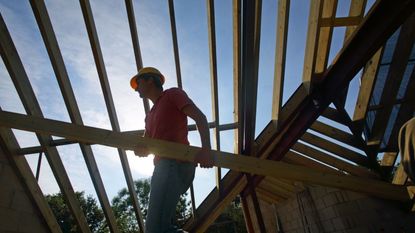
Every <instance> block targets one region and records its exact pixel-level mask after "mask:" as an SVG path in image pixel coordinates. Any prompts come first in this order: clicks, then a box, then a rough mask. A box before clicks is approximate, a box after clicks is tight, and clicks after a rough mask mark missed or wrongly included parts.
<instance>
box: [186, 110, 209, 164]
mask: <svg viewBox="0 0 415 233" xmlns="http://www.w3.org/2000/svg"><path fill="white" fill-rule="evenodd" d="M182 112H183V113H184V114H185V115H186V116H188V117H190V118H192V119H193V120H194V121H195V122H196V126H197V130H198V131H199V134H200V141H201V143H202V150H201V151H200V152H199V153H198V154H197V155H196V158H195V162H198V163H200V166H201V167H204V168H209V167H212V166H213V158H212V156H211V155H210V153H209V151H210V149H211V145H210V133H209V125H208V122H207V119H206V116H205V114H203V112H202V111H200V109H199V108H198V107H197V106H196V105H194V104H189V105H186V106H185V107H183V109H182Z"/></svg>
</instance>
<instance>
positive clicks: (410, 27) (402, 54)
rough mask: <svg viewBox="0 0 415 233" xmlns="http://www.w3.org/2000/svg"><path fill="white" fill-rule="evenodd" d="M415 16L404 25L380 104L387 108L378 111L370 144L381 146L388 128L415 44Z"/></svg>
mask: <svg viewBox="0 0 415 233" xmlns="http://www.w3.org/2000/svg"><path fill="white" fill-rule="evenodd" d="M414 25H415V14H413V15H412V16H411V17H409V18H408V20H407V21H406V22H405V23H404V24H403V25H402V27H401V30H400V33H399V37H398V40H397V42H396V47H395V49H394V53H393V57H392V62H391V64H390V67H389V72H388V75H387V78H386V81H385V85H384V87H385V88H384V89H383V93H382V96H381V98H380V103H381V104H383V105H384V106H385V107H384V108H382V109H380V110H379V111H377V113H376V117H375V119H374V123H373V126H372V128H371V133H370V135H369V140H368V143H369V144H378V145H380V144H381V142H382V141H383V137H384V134H385V131H386V128H387V127H388V121H389V118H390V114H391V112H392V109H393V107H394V102H395V100H396V96H397V93H398V91H399V88H400V86H401V81H402V79H403V75H404V73H405V70H406V67H407V64H408V59H409V56H410V55H411V51H412V47H413V45H414V42H415V27H414Z"/></svg>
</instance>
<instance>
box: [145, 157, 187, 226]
mask: <svg viewBox="0 0 415 233" xmlns="http://www.w3.org/2000/svg"><path fill="white" fill-rule="evenodd" d="M194 175H195V165H194V164H192V163H184V162H178V161H175V160H169V159H161V160H160V161H158V162H157V164H156V165H155V168H154V171H153V176H152V177H151V187H150V202H149V205H148V212H147V219H146V230H145V233H168V232H178V231H177V229H176V228H175V226H174V225H173V221H172V220H173V218H174V216H175V212H176V205H177V202H178V201H179V198H180V195H182V194H183V193H185V192H186V191H187V189H188V188H189V187H190V185H191V184H192V181H193V178H194Z"/></svg>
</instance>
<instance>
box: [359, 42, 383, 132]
mask: <svg viewBox="0 0 415 233" xmlns="http://www.w3.org/2000/svg"><path fill="white" fill-rule="evenodd" d="M382 55H383V47H382V48H380V49H379V50H378V51H377V52H376V53H375V55H374V56H373V57H372V58H371V59H370V60H369V62H368V63H367V64H366V66H365V68H364V70H363V74H362V77H361V79H360V88H359V94H358V96H357V100H356V105H355V109H354V113H353V125H354V126H355V127H356V128H357V129H358V130H359V131H360V132H362V130H363V125H364V121H365V120H366V115H367V112H368V107H369V101H370V97H371V96H372V93H373V90H374V88H375V83H376V79H377V73H378V70H379V68H380V65H379V64H380V62H381V58H382Z"/></svg>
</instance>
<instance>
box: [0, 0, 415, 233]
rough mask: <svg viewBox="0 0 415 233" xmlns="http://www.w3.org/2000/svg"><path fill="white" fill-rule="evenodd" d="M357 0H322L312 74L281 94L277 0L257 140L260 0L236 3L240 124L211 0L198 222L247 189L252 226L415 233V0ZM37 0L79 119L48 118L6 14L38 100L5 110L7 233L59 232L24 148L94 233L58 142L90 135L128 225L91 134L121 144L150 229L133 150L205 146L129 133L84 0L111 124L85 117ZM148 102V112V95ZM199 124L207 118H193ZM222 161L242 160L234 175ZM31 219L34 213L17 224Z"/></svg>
mask: <svg viewBox="0 0 415 233" xmlns="http://www.w3.org/2000/svg"><path fill="white" fill-rule="evenodd" d="M350 2H351V3H350V10H349V15H348V16H347V17H336V9H337V5H338V1H337V0H311V1H310V9H309V12H310V13H309V21H308V32H307V39H306V51H305V58H304V68H303V77H302V80H303V82H302V84H301V85H300V86H298V88H297V89H296V91H295V92H294V93H293V95H292V96H291V97H290V98H289V100H288V101H287V102H286V103H285V104H284V105H282V103H283V101H282V99H283V98H282V97H283V87H284V74H285V60H286V53H287V34H288V25H289V23H288V22H289V20H290V15H289V12H290V11H289V9H290V0H278V9H277V12H276V14H277V34H276V41H275V44H276V46H275V48H276V49H275V67H274V70H275V73H274V86H273V97H272V106H270V108H272V120H271V121H270V122H269V123H268V124H267V126H266V127H265V128H264V129H262V131H261V133H260V134H259V136H257V137H255V130H256V126H255V122H256V112H257V111H256V109H257V91H258V67H259V48H260V38H261V10H262V1H261V0H255V1H254V0H233V7H232V11H233V12H232V14H233V15H232V19H233V85H234V87H233V88H234V93H233V96H234V100H233V102H234V122H233V123H231V124H220V114H219V96H218V74H217V73H218V72H217V53H216V50H217V49H216V37H217V35H216V29H215V6H214V1H213V0H206V3H207V7H206V9H207V16H208V19H207V20H208V21H207V22H208V36H209V52H210V53H209V56H210V69H211V70H210V71H211V72H210V77H211V90H212V93H211V96H212V114H213V121H212V122H210V123H209V127H210V128H212V129H213V132H214V134H213V135H214V137H213V138H212V140H213V149H214V150H213V151H212V154H213V155H214V156H215V166H216V184H217V185H216V187H215V188H214V189H213V190H212V191H211V192H210V194H209V195H208V196H207V197H206V199H205V200H203V202H202V203H201V204H200V205H199V206H197V207H196V206H195V204H194V197H193V196H194V195H193V192H194V189H193V187H192V188H191V192H192V195H191V197H192V209H193V217H192V218H190V219H189V220H188V222H187V223H186V224H185V229H186V230H187V231H189V232H204V231H206V230H207V229H208V227H209V226H210V225H211V224H212V223H213V222H214V221H215V219H216V218H217V217H218V216H219V215H220V214H221V213H222V211H223V210H224V209H225V207H226V206H227V205H229V203H230V202H231V201H232V200H234V199H235V197H236V196H238V195H239V196H240V198H241V203H242V206H243V212H244V217H245V223H246V228H247V231H248V232H250V233H253V232H287V233H288V232H404V231H403V229H404V230H406V231H405V232H413V231H415V225H414V222H415V221H414V216H413V214H412V212H411V210H412V207H413V202H412V198H413V194H414V186H413V183H412V181H410V180H409V179H408V177H407V175H406V173H405V172H404V171H403V168H402V165H399V166H398V163H397V162H396V161H397V160H399V159H398V154H399V153H398V152H399V149H398V140H397V138H398V132H399V129H400V127H401V126H402V125H403V124H404V123H405V122H406V121H407V120H409V119H410V118H412V117H413V116H414V108H415V101H414V100H415V70H414V59H415V52H414V42H415V14H414V12H415V1H413V0H400V1H388V0H379V1H376V2H375V3H374V4H373V6H372V7H371V9H370V10H369V11H368V12H367V13H365V9H366V4H367V2H366V1H365V0H350ZM119 4H122V2H121V1H120V3H119ZM123 4H125V9H126V12H127V16H128V23H129V29H130V33H131V40H132V44H133V49H134V55H135V62H136V67H137V70H139V69H140V68H141V67H142V66H143V62H142V57H141V52H140V45H139V35H138V33H137V25H136V22H135V19H136V18H135V14H134V8H133V1H132V0H125V3H123ZM30 5H31V8H32V10H33V14H34V16H35V18H36V22H37V25H38V27H39V30H40V33H41V35H42V38H43V41H44V44H45V46H46V49H47V52H48V55H49V58H50V62H51V64H52V67H53V71H54V73H55V75H56V79H57V81H58V84H59V88H60V91H61V94H62V96H63V99H64V102H65V107H66V109H67V111H68V113H69V116H70V121H71V123H67V122H62V121H56V120H51V119H46V118H44V116H43V114H42V111H41V108H40V105H39V103H38V101H37V99H36V96H35V94H34V91H33V88H32V86H31V83H30V81H29V78H28V76H27V74H26V72H25V69H24V67H23V64H22V61H21V60H20V57H19V54H18V52H17V50H16V48H15V45H14V42H13V40H12V38H11V36H10V33H9V30H8V25H6V23H5V21H4V20H3V17H2V16H1V15H0V52H1V58H2V59H3V62H4V64H5V66H6V68H7V71H8V73H9V75H10V77H11V79H12V81H13V84H14V86H15V88H16V90H17V93H18V95H19V97H20V100H21V102H22V103H23V105H24V108H25V111H26V114H20V113H15V112H7V111H3V110H1V111H0V145H1V147H0V148H1V151H0V155H1V156H0V165H1V166H0V176H1V178H0V186H1V190H2V191H0V198H1V199H0V231H1V232H61V229H60V227H59V225H58V223H57V220H56V218H55V216H54V214H53V213H52V211H51V209H50V207H49V205H48V203H47V202H46V200H45V198H44V195H43V193H42V191H41V189H40V187H39V185H38V182H37V179H36V177H37V176H38V174H33V172H32V170H31V169H30V167H29V165H28V162H27V160H26V158H25V157H24V156H23V155H26V154H35V153H44V154H45V156H46V158H47V161H48V163H49V164H50V167H51V169H52V171H53V175H54V176H55V178H56V180H57V183H58V185H59V188H60V190H61V192H62V194H63V196H64V198H65V201H66V204H67V206H68V207H69V209H70V212H71V214H72V216H73V218H74V220H75V222H76V224H77V229H78V231H79V232H83V233H85V232H91V230H90V229H89V227H88V224H87V221H86V218H85V216H84V214H83V212H82V210H81V207H80V204H79V203H78V201H77V199H76V198H75V193H74V189H73V187H72V184H71V181H70V180H69V177H68V174H67V172H66V170H65V168H64V166H63V163H62V160H61V156H60V155H59V153H58V150H57V149H56V147H57V146H60V145H66V144H79V146H80V148H81V151H82V155H83V157H84V159H85V163H86V166H87V168H88V171H89V174H90V176H91V179H92V183H93V185H94V188H95V190H96V194H97V197H98V200H99V202H100V204H101V207H102V209H103V212H104V214H105V218H106V221H107V224H108V227H109V230H110V231H111V232H120V231H119V229H118V228H117V224H116V220H115V217H114V213H113V211H112V209H111V206H110V202H109V198H108V196H107V193H106V191H105V188H104V184H103V181H102V178H101V175H100V172H99V170H98V166H97V163H96V161H95V158H94V154H93V151H92V149H91V144H99V145H105V146H110V147H114V148H117V149H118V156H119V159H120V160H121V164H122V169H123V172H124V175H125V180H126V183H127V186H128V191H129V195H130V197H131V198H132V203H133V208H134V212H135V215H136V218H137V222H138V223H139V229H140V232H144V224H145V223H144V220H143V217H142V213H141V211H140V207H139V201H138V199H137V194H136V193H135V190H134V184H133V178H132V175H131V170H130V165H129V162H128V160H127V156H126V152H125V151H126V150H134V149H135V148H137V147H142V146H147V147H149V148H150V150H151V151H153V152H154V153H155V154H158V155H160V156H162V157H167V158H174V159H181V160H187V161H192V160H193V157H194V155H195V153H196V152H197V151H198V148H197V147H193V146H185V145H180V144H174V143H170V142H165V141H159V140H153V139H149V138H141V137H139V135H140V134H141V133H142V131H134V132H121V130H120V126H119V121H118V118H117V114H116V112H115V104H114V101H113V98H112V94H111V86H110V85H109V82H108V75H107V71H106V67H105V64H104V59H103V55H102V51H101V46H100V42H99V35H98V33H97V30H96V26H95V23H94V16H93V14H92V11H91V6H90V3H89V0H80V5H81V9H82V15H83V19H84V22H85V26H86V30H87V33H88V38H89V42H90V45H91V48H92V52H93V58H94V61H95V65H96V69H97V72H98V76H99V82H100V85H101V86H100V87H101V89H102V92H103V93H104V99H105V104H106V108H107V112H108V116H109V119H110V122H111V130H108V129H99V128H94V127H89V126H84V123H83V119H82V117H81V113H80V110H79V108H78V105H77V102H76V100H75V95H74V91H73V89H72V85H71V82H70V81H69V77H68V72H67V70H66V67H65V64H64V60H63V58H62V55H61V52H60V48H59V45H58V42H57V39H56V36H55V33H54V30H53V28H52V23H51V20H50V18H49V15H48V11H47V8H46V5H45V3H44V1H43V0H30ZM168 6H169V14H170V23H171V32H172V41H173V49H174V59H175V66H176V76H177V86H178V87H179V88H182V78H181V68H180V56H179V46H178V39H177V30H176V20H175V11H174V1H173V0H169V1H168ZM336 27H346V33H345V38H344V44H343V47H342V49H341V50H340V51H339V53H338V54H337V56H336V58H335V59H334V60H333V62H332V63H331V64H328V62H329V53H330V49H331V44H332V43H331V41H332V35H333V30H334V28H336ZM2 78H3V77H2ZM354 78H355V79H360V81H361V83H360V89H359V92H358V98H357V102H356V105H355V111H354V114H353V116H351V115H349V113H348V112H347V111H346V110H345V103H346V99H347V97H348V96H347V93H348V91H347V90H348V85H349V83H350V82H351V80H352V79H354ZM398 96H401V97H400V98H398ZM143 101H144V102H143V103H144V108H145V112H146V113H147V112H148V111H149V109H150V105H149V102H148V100H146V99H144V100H143ZM322 119H326V121H324V120H322ZM327 119H328V120H329V121H327ZM328 122H335V123H333V124H329V123H328ZM339 125H341V126H342V127H343V129H340V127H338V126H339ZM344 128H347V129H349V132H346V131H345V130H344ZM11 129H20V130H25V131H30V132H35V133H36V136H37V138H38V140H39V146H34V147H26V148H21V147H20V146H19V144H18V142H17V140H16V136H15V135H14V133H13V131H12V130H11ZM189 130H195V126H194V125H189ZM224 130H234V135H235V137H234V142H235V148H234V153H226V152H221V151H220V150H221V147H220V145H221V143H220V142H221V136H220V131H224ZM311 132H314V133H311ZM316 132H317V134H316ZM52 136H59V137H62V138H63V139H54V138H53V137H52ZM337 142H341V143H337ZM351 148H355V149H356V150H354V149H351ZM357 151H360V152H357ZM39 164H40V160H39ZM394 166H397V170H396V171H394V170H393V168H394ZM220 168H228V169H230V171H229V172H228V173H227V174H226V175H223V174H221V169H220ZM392 171H394V173H393V174H394V176H393V179H392V181H389V180H388V179H387V177H389V176H390V175H391V174H392ZM368 203H370V204H368ZM385 212H387V213H389V215H388V216H389V217H388V218H386V217H385V216H383V215H382V213H385ZM381 215H382V216H381ZM22 218H23V219H24V220H21V221H23V222H24V224H19V223H18V220H17V219H22ZM382 230H383V231H382Z"/></svg>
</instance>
